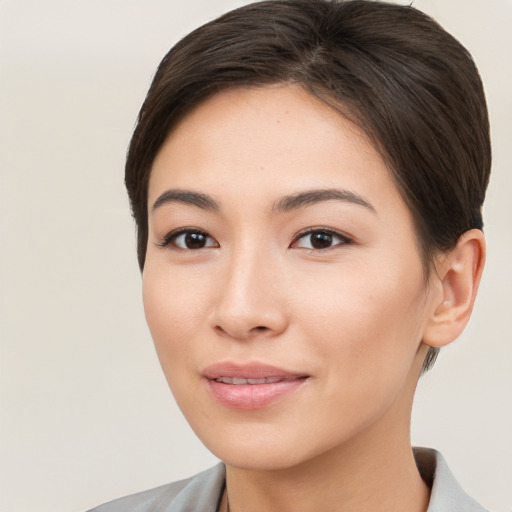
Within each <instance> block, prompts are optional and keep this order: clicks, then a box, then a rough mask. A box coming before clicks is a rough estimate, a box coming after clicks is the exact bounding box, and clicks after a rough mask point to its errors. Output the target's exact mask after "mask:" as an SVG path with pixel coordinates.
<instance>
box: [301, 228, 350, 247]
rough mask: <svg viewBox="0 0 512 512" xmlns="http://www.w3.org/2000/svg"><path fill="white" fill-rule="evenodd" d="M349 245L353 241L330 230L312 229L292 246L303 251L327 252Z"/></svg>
mask: <svg viewBox="0 0 512 512" xmlns="http://www.w3.org/2000/svg"><path fill="white" fill-rule="evenodd" d="M349 243H351V240H350V239H349V238H348V237H346V236H344V235H342V234H341V233H336V232H335V231H331V230H328V229H311V230H309V231H307V232H306V233H302V234H300V235H299V236H298V237H297V238H296V239H295V241H294V242H293V244H292V245H293V247H298V248H301V249H313V250H322V249H324V250H325V249H330V248H332V247H336V246H339V245H345V244H349Z"/></svg>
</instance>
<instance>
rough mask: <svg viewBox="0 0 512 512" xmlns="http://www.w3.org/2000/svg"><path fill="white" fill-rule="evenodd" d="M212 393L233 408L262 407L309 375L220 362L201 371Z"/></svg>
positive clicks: (274, 368)
mask: <svg viewBox="0 0 512 512" xmlns="http://www.w3.org/2000/svg"><path fill="white" fill-rule="evenodd" d="M203 375H204V376H205V377H206V380H207V383H208V387H209V389H210V392H211V393H212V395H213V397H214V398H215V399H216V400H217V401H218V402H219V403H221V404H222V405H224V406H226V407H229V408H232V409H243V410H251V409H261V408H263V407H267V406H269V405H271V404H272V403H274V402H276V401H277V400H279V399H281V398H284V397H286V396H288V395H290V394H291V393H292V392H294V391H296V390H298V389H299V388H300V387H301V386H302V385H303V384H304V383H305V382H306V381H307V380H308V377H309V376H308V375H306V374H303V373H294V372H289V371H287V370H283V369H281V368H276V367H274V366H269V365H264V364H248V365H238V364H233V363H222V364H216V365H212V366H209V367H208V368H206V369H205V370H204V372H203Z"/></svg>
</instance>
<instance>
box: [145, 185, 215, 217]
mask: <svg viewBox="0 0 512 512" xmlns="http://www.w3.org/2000/svg"><path fill="white" fill-rule="evenodd" d="M169 203H184V204H190V205H192V206H197V207H198V208H201V209H202V210H208V211H212V212H218V211H219V209H220V208H219V205H218V204H217V202H216V201H215V200H214V199H212V198H211V197H210V196H208V195H206V194H201V193H199V192H192V191H190V190H179V189H172V190H166V191H165V192H164V193H162V194H160V196H158V199H157V200H156V201H155V202H154V203H153V210H156V209H157V208H160V207H161V206H163V205H165V204H169Z"/></svg>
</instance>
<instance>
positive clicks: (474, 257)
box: [423, 229, 485, 348]
mask: <svg viewBox="0 0 512 512" xmlns="http://www.w3.org/2000/svg"><path fill="white" fill-rule="evenodd" d="M484 263H485V238H484V235H483V233H482V231H480V230H479V229H472V230H470V231H467V232H466V233H464V234H463V235H462V236H461V237H460V238H459V241H458V242H457V245H456V246H455V248H454V249H452V250H451V251H449V252H448V253H447V254H446V255H444V257H443V259H442V262H440V263H439V266H438V268H437V277H436V279H438V280H439V281H438V284H439V285H440V290H439V291H440V293H438V294H436V296H435V297H434V301H435V302H434V304H432V313H431V315H430V317H429V319H428V323H427V326H426V328H425V332H424V334H423V343H424V344H425V345H428V346H430V347H438V348H439V347H444V346H445V345H448V344H449V343H451V342H452V341H454V340H455V339H456V338H458V336H459V335H460V334H461V333H462V331H463V330H464V328H465V327H466V324H467V323H468V321H469V318H470V316H471V311H472V310H473V304H474V302H475V297H476V293H477V291H478V286H479V284H480V278H481V276H482V271H483V268H484Z"/></svg>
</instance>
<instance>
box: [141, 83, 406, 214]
mask: <svg viewBox="0 0 512 512" xmlns="http://www.w3.org/2000/svg"><path fill="white" fill-rule="evenodd" d="M233 184H236V187H238V191H239V194H244V193H247V194H248V193H251V194H253V192H254V191H255V190H256V189H258V190H260V191H261V192H262V196H263V197H266V198H268V199H269V200H271V199H272V198H273V199H275V196H276V195H277V194H279V192H280V191H282V192H283V193H289V192H290V190H285V189H286V188H288V189H291V188H293V189H299V190H300V189H301V188H318V187H327V188H332V187H339V186H342V187H343V188H345V189H349V190H351V189H353V190H354V192H357V193H359V194H362V193H364V194H368V195H370V196H380V197H382V196H383V194H384V195H387V200H389V199H391V198H392V199H393V200H394V201H396V200H397V201H401V199H400V196H399V194H398V191H397V189H396V186H395V185H394V181H393V179H392V178H391V175H390V172H389V171H388V169H387V167H386V164H385V163H384V161H383V160H382V158H381V156H380V154H379V152H378V151H376V150H375V148H374V147H373V145H372V144H371V143H370V141H369V140H368V138H367V136H366V135H365V133H364V132H363V131H362V130H361V129H360V128H359V127H357V126H356V125H355V124H354V123H352V122H350V121H348V120H347V119H346V118H344V117H342V116H341V115H340V114H339V113H338V112H336V111H335V110H334V109H333V108H331V107H329V106H327V105H326V104H325V103H323V102H322V101H320V100H319V99H318V98H316V97H315V96H313V95H312V94H310V93H308V92H306V91H304V90H303V89H302V88H301V87H299V86H290V85H277V86H269V87H263V88H252V89H235V90H231V91H226V92H222V93H219V94H217V95H215V96H213V97H212V98H210V99H208V100H207V101H205V102H203V103H201V104H200V105H198V106H197V107H196V108H194V109H193V110H192V111H191V112H190V113H189V114H188V115H187V116H185V118H184V119H183V120H182V121H181V122H180V123H179V124H178V125H177V126H176V127H175V128H174V129H173V130H172V132H171V133H170V134H169V136H168V137H167V140H166V141H165V143H164V144H163V146H162V148H161V149H160V151H159V153H158V154H157V157H156V158H155V161H154V163H153V167H152V172H151V178H150V188H149V203H150V204H151V201H152V200H153V201H154V199H155V198H156V196H157V195H158V194H159V193H161V192H162V190H163V189H165V188H166V187H167V188H176V187H183V188H187V189H190V188H193V189H194V188H197V187H200V188H202V189H206V190H207V191H208V192H209V193H210V194H213V195H215V194H222V193H223V192H226V190H227V189H228V188H229V189H232V188H233ZM228 185H229V187H228ZM203 191H204V190H203Z"/></svg>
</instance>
